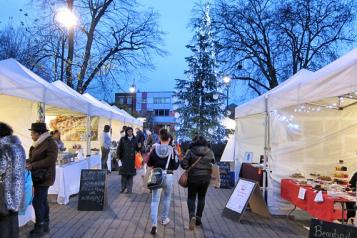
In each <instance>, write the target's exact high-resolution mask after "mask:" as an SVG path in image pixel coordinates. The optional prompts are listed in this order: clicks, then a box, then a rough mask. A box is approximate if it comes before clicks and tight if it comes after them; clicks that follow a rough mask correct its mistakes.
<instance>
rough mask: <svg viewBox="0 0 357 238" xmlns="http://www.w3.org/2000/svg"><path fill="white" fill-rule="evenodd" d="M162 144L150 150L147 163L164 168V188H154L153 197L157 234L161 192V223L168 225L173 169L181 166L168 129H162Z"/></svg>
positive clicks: (152, 215)
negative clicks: (162, 193)
mask: <svg viewBox="0 0 357 238" xmlns="http://www.w3.org/2000/svg"><path fill="white" fill-rule="evenodd" d="M159 136H160V144H158V145H156V146H155V148H154V149H153V150H152V151H151V152H150V155H149V159H148V162H147V165H148V166H149V167H153V168H161V169H163V170H164V183H163V186H162V188H160V189H153V190H152V197H151V215H150V216H151V223H152V228H151V234H153V235H155V234H156V231H157V220H158V219H157V218H158V210H159V205H160V196H161V192H162V191H163V192H164V196H163V211H162V214H161V220H160V223H161V224H162V225H167V224H168V223H169V222H170V218H169V212H170V203H171V193H172V186H173V171H174V170H176V169H177V168H178V166H179V161H178V159H177V157H176V156H175V151H174V149H173V147H172V146H170V145H169V142H170V134H169V133H168V131H167V130H166V129H161V130H160V133H159Z"/></svg>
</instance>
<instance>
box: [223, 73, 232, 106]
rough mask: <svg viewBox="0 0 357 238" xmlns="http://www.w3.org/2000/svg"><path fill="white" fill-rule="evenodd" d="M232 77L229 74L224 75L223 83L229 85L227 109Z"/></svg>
mask: <svg viewBox="0 0 357 238" xmlns="http://www.w3.org/2000/svg"><path fill="white" fill-rule="evenodd" d="M231 80H232V79H231V78H230V77H229V76H224V77H223V83H224V84H225V85H226V87H227V106H226V109H227V110H228V99H229V84H230V82H231Z"/></svg>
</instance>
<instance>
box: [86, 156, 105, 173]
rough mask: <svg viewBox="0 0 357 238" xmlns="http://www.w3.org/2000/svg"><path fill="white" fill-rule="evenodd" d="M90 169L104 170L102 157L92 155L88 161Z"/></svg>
mask: <svg viewBox="0 0 357 238" xmlns="http://www.w3.org/2000/svg"><path fill="white" fill-rule="evenodd" d="M88 168H90V169H101V168H102V160H101V155H100V154H97V155H91V156H90V157H89V159H88Z"/></svg>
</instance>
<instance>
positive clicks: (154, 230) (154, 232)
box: [150, 226, 156, 235]
mask: <svg viewBox="0 0 357 238" xmlns="http://www.w3.org/2000/svg"><path fill="white" fill-rule="evenodd" d="M150 234H151V235H156V226H153V227H151V231H150Z"/></svg>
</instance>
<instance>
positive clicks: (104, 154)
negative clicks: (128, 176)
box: [101, 146, 110, 169]
mask: <svg viewBox="0 0 357 238" xmlns="http://www.w3.org/2000/svg"><path fill="white" fill-rule="evenodd" d="M101 150H102V169H108V166H107V160H108V155H109V152H110V149H106V148H105V147H103V146H102V147H101Z"/></svg>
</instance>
